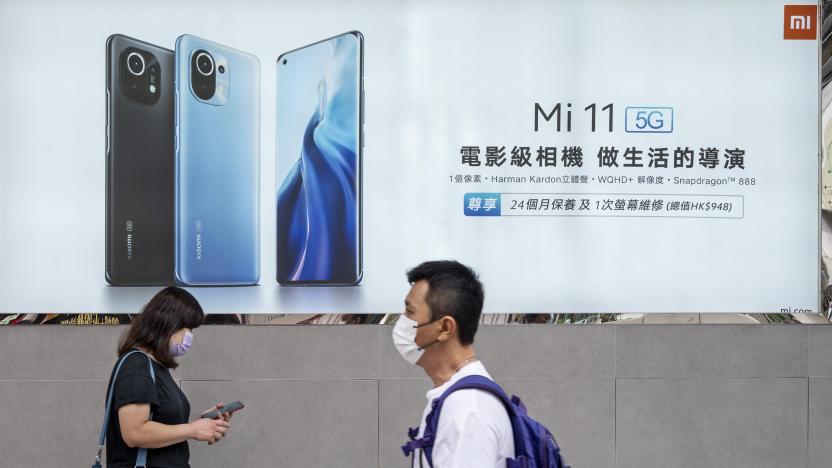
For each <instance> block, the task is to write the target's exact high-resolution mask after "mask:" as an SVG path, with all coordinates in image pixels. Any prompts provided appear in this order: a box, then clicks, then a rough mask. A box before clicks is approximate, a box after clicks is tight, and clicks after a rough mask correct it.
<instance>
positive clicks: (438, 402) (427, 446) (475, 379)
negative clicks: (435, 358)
mask: <svg viewBox="0 0 832 468" xmlns="http://www.w3.org/2000/svg"><path fill="white" fill-rule="evenodd" d="M463 389H475V390H484V391H486V392H489V393H491V394H493V395H494V396H496V397H497V398H499V399H500V400H501V401H502V402H503V405H504V406H505V407H506V411H508V415H509V419H510V420H511V421H512V424H511V425H512V428H513V427H514V426H515V424H514V420H515V414H514V408H513V406H512V404H511V399H509V397H508V395H506V393H505V392H504V391H503V389H502V387H500V386H499V385H498V384H497V382H494V381H493V380H491V379H489V378H488V377H485V376H482V375H469V376H467V377H463V378H461V379H459V381H457V382H456V383H454V384H453V385H451V387H450V388H448V389H447V390H445V391H444V392H443V393H442V395H440V396H439V397H438V398H436V399H435V400H433V402H432V403H431V406H432V407H431V410H430V413H428V415H427V417H426V418H425V433H424V434H422V437H421V438H419V439H417V438H416V435H417V434H418V432H414V431H413V429H412V428H411V429H410V430H409V431H408V435H409V436H410V441H409V442H408V443H406V444H405V445H403V446H402V451H403V452H404V454H405V456H410V454H411V453H413V451H415V450H416V449H421V450H422V452H423V453H424V454H425V459H427V461H428V464H429V465H430V466H431V467H432V466H433V442H434V440H435V438H436V430H437V428H438V427H439V415H440V413H441V412H442V405H444V404H445V400H446V399H447V398H448V397H449V396H451V394H452V393H454V392H455V391H457V390H463ZM416 429H417V431H418V428H416ZM514 432H515V434H514V439H515V443H516V441H517V439H518V434H517V433H516V432H517V431H516V430H515V431H514ZM521 440H522V439H521Z"/></svg>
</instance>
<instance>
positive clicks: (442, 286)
mask: <svg viewBox="0 0 832 468" xmlns="http://www.w3.org/2000/svg"><path fill="white" fill-rule="evenodd" d="M422 280H425V281H427V282H428V292H427V294H426V295H425V301H426V302H427V303H428V307H430V313H431V320H438V319H440V318H442V317H444V316H446V315H450V316H451V317H453V318H454V319H455V320H456V323H457V325H458V327H459V342H460V343H462V344H463V345H469V344H471V343H473V342H474V335H476V334H477V325H479V322H480V315H481V314H482V302H483V298H484V296H485V293H484V292H483V289H482V283H480V280H479V279H478V278H477V274H476V273H475V272H474V270H472V269H471V268H469V267H467V266H465V265H463V264H461V263H459V262H457V261H455V260H437V261H430V262H424V263H422V264H421V265H419V266H417V267H415V268H413V269H411V270H410V271H408V272H407V281H408V282H409V283H410V284H414V283H416V282H418V281H422Z"/></svg>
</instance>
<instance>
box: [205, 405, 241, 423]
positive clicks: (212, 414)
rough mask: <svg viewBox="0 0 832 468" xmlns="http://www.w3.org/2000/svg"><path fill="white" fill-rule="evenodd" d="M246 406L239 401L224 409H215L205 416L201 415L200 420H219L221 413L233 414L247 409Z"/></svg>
mask: <svg viewBox="0 0 832 468" xmlns="http://www.w3.org/2000/svg"><path fill="white" fill-rule="evenodd" d="M245 407H246V405H244V404H242V403H240V402H239V401H235V402H234V403H229V404H227V405H225V406H223V407H222V408H218V409H213V410H211V411H209V412H207V413H205V414H202V415H200V416H199V417H200V418H204V419H217V418H218V417H220V413H228V414H233V413H234V412H236V411H240V410H241V409H243V408H245Z"/></svg>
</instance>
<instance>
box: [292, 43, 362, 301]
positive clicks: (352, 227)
mask: <svg viewBox="0 0 832 468" xmlns="http://www.w3.org/2000/svg"><path fill="white" fill-rule="evenodd" d="M363 124H364V37H363V36H362V34H361V33H360V32H358V31H350V32H347V33H344V34H341V35H338V36H335V37H331V38H329V39H324V40H322V41H319V42H316V43H314V44H311V45H307V46H304V47H301V48H299V49H295V50H292V51H289V52H286V53H284V54H282V55H280V56H279V57H278V59H277V132H276V133H277V142H276V148H277V190H276V198H277V202H276V204H277V282H278V283H280V284H281V285H311V284H321V285H356V284H358V283H360V282H361V278H362V276H363V263H362V262H363V260H362V248H363V247H362V240H361V238H362V222H361V217H362V213H361V197H362V195H361V185H362V182H361V179H362V175H361V166H362V152H363V146H364V132H363Z"/></svg>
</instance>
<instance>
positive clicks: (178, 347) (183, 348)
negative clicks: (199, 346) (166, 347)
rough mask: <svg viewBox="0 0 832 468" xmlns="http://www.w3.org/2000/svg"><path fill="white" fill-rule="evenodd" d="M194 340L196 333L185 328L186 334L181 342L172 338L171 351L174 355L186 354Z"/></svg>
mask: <svg viewBox="0 0 832 468" xmlns="http://www.w3.org/2000/svg"><path fill="white" fill-rule="evenodd" d="M193 342H194V335H193V334H192V333H191V332H190V331H188V330H185V335H184V336H183V337H182V342H181V343H177V342H176V341H174V340H172V339H171V342H170V353H171V354H172V355H173V357H180V356H184V355H185V353H187V352H188V350H189V349H191V345H192V344H193Z"/></svg>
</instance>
